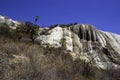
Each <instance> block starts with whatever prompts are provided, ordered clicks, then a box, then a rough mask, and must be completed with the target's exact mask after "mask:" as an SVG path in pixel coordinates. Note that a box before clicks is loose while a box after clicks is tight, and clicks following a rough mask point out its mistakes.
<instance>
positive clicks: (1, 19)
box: [0, 15, 22, 29]
mask: <svg viewBox="0 0 120 80" xmlns="http://www.w3.org/2000/svg"><path fill="white" fill-rule="evenodd" d="M1 23H6V24H7V25H9V27H10V28H12V29H16V27H17V26H18V25H20V24H22V22H19V21H15V20H12V19H10V18H8V17H6V16H1V15H0V25H1Z"/></svg>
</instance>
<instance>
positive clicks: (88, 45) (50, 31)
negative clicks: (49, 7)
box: [36, 24, 120, 69]
mask: <svg viewBox="0 0 120 80" xmlns="http://www.w3.org/2000/svg"><path fill="white" fill-rule="evenodd" d="M36 41H37V42H39V44H40V45H41V46H43V47H54V48H59V47H64V49H65V51H67V52H69V53H70V54H71V55H72V57H73V60H76V59H81V60H85V61H86V62H91V63H92V64H93V65H94V66H96V67H97V68H101V69H106V68H107V67H108V66H109V65H111V66H112V67H114V68H117V67H120V35H117V34H114V33H110V32H104V31H100V30H97V29H95V27H93V26H92V25H88V24H76V25H72V26H69V27H67V26H66V27H64V28H62V27H60V26H55V27H54V28H40V31H39V34H38V37H37V38H36Z"/></svg>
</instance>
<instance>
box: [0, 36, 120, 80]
mask: <svg viewBox="0 0 120 80" xmlns="http://www.w3.org/2000/svg"><path fill="white" fill-rule="evenodd" d="M88 67H89V68H90V72H89V74H87V75H88V76H86V75H84V74H83V73H84V72H85V69H84V64H83V62H82V61H81V60H79V59H78V60H76V61H73V60H72V57H71V55H70V54H69V53H65V52H64V51H63V50H62V48H59V49H55V48H49V49H46V48H42V47H40V46H39V45H36V44H34V45H33V44H31V43H21V42H13V41H12V40H10V39H7V38H4V37H1V39H0V80H120V79H119V78H120V76H119V74H120V73H119V72H118V71H119V70H116V71H114V70H112V71H113V72H109V71H110V70H108V71H99V70H98V69H96V68H93V67H92V66H88ZM117 72H118V73H117ZM111 73H112V74H114V75H117V76H114V79H113V78H111V76H112V75H111ZM115 73H116V74H115ZM105 74H106V75H105Z"/></svg>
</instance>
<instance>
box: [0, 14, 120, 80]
mask: <svg viewBox="0 0 120 80" xmlns="http://www.w3.org/2000/svg"><path fill="white" fill-rule="evenodd" d="M36 33H37V34H36ZM119 74H120V35H118V34H115V33H110V32H105V31H101V30H97V29H96V28H95V27H94V26H93V25H90V24H78V23H75V24H67V25H65V24H58V25H52V26H50V27H39V26H38V25H34V24H32V23H29V24H28V22H27V23H23V22H18V21H14V20H12V19H9V18H7V19H6V18H5V17H3V16H0V79H1V80H120V75H119Z"/></svg>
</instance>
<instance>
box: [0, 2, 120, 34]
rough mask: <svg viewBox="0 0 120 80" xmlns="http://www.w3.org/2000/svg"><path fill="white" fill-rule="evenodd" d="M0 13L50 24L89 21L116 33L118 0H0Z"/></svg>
mask: <svg viewBox="0 0 120 80" xmlns="http://www.w3.org/2000/svg"><path fill="white" fill-rule="evenodd" d="M0 15H4V16H8V17H10V18H12V19H14V20H21V21H31V22H34V16H36V15H37V16H39V17H40V19H39V21H38V22H37V23H38V24H39V25H42V26H49V25H53V24H60V23H64V24H68V23H74V22H78V23H80V24H92V25H94V26H96V28H97V29H101V30H104V31H109V32H114V33H118V34H120V0H0Z"/></svg>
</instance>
